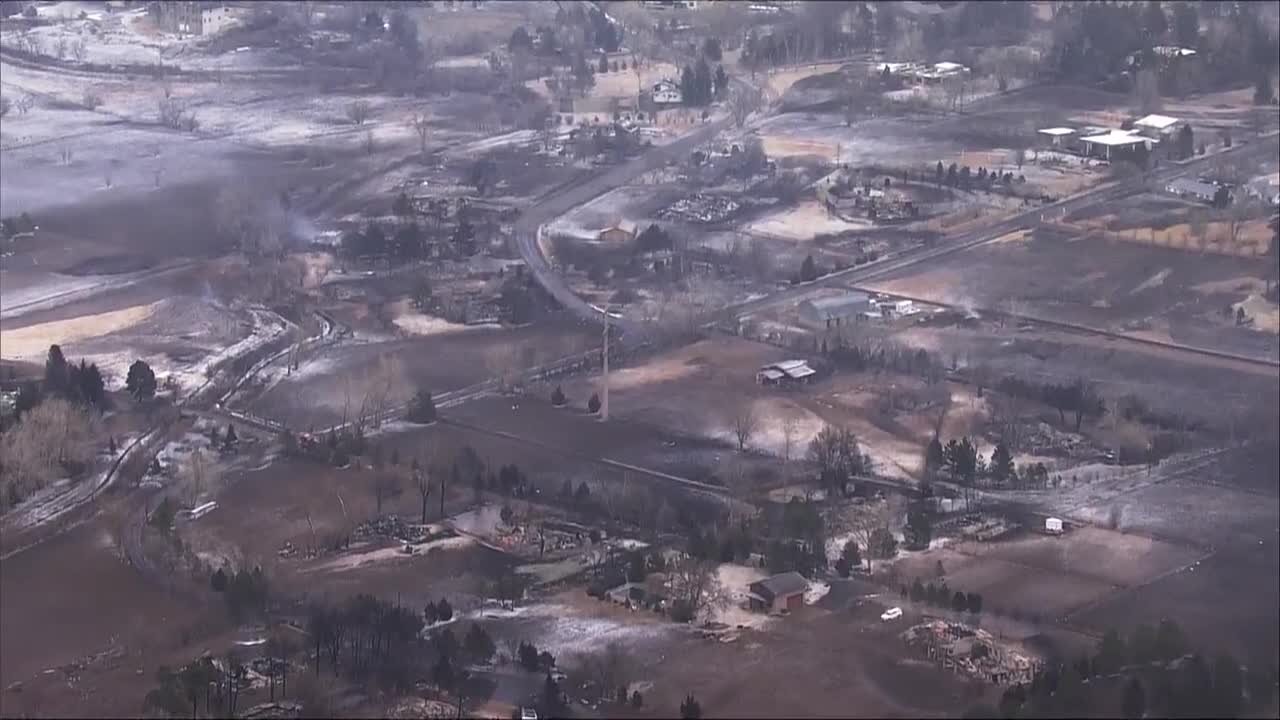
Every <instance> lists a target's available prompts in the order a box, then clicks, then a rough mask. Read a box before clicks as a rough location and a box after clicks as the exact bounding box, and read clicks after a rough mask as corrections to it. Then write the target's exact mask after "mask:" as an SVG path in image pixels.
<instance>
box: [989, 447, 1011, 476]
mask: <svg viewBox="0 0 1280 720" xmlns="http://www.w3.org/2000/svg"><path fill="white" fill-rule="evenodd" d="M988 467H989V468H990V471H991V479H992V480H994V481H995V482H997V483H1000V484H1003V483H1005V482H1007V481H1008V480H1010V479H1011V478H1012V477H1013V472H1014V469H1013V454H1012V453H1010V452H1009V447H1008V446H1007V445H1005V444H1004V442H1003V441H1001V442H998V443H996V447H995V449H994V450H992V451H991V464H990V465H989V466H988Z"/></svg>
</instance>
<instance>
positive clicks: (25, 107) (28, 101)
mask: <svg viewBox="0 0 1280 720" xmlns="http://www.w3.org/2000/svg"><path fill="white" fill-rule="evenodd" d="M13 106H14V107H16V108H18V112H19V113H21V114H23V115H26V114H27V113H29V112H31V108H33V107H35V106H36V96H35V95H32V94H31V93H24V94H22V95H19V96H18V99H17V101H16V102H14V104H13Z"/></svg>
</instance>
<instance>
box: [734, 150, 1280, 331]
mask: <svg viewBox="0 0 1280 720" xmlns="http://www.w3.org/2000/svg"><path fill="white" fill-rule="evenodd" d="M1277 137H1278V136H1277V134H1276V133H1274V132H1273V133H1270V134H1269V135H1268V136H1266V137H1264V138H1258V139H1256V140H1254V141H1253V142H1250V143H1248V144H1247V145H1237V146H1235V147H1233V148H1231V149H1230V150H1226V151H1224V152H1220V153H1217V154H1215V155H1206V156H1204V157H1199V158H1196V159H1195V160H1193V161H1191V162H1188V163H1186V164H1182V165H1170V166H1168V167H1165V168H1163V169H1161V170H1159V171H1157V172H1153V173H1150V174H1147V175H1136V176H1134V177H1131V178H1126V179H1124V180H1119V181H1115V182H1111V183H1107V184H1106V185H1102V186H1099V187H1096V188H1094V189H1092V190H1088V191H1086V192H1083V193H1080V194H1078V195H1075V196H1073V197H1069V198H1065V199H1063V200H1059V201H1057V202H1054V203H1050V204H1048V205H1040V206H1037V207H1035V208H1032V209H1030V210H1027V211H1024V212H1021V213H1018V214H1017V215H1014V216H1012V217H1010V218H1008V219H1005V220H1002V221H1000V222H998V223H996V224H995V225H990V226H987V227H984V228H981V229H979V230H974V231H971V232H967V233H962V234H960V235H957V236H956V237H954V238H951V239H950V240H947V241H945V242H943V243H941V244H937V245H932V246H926V247H923V248H917V249H914V250H908V251H906V252H904V253H901V254H898V255H895V256H891V257H887V258H884V259H882V260H879V261H877V262H873V263H868V264H866V265H862V266H859V267H853V268H849V269H847V270H842V271H839V272H835V273H831V274H830V275H825V276H823V277H821V278H819V279H817V280H814V281H812V282H807V283H801V284H800V285H796V286H794V287H791V288H787V289H785V290H781V291H778V292H775V293H771V294H769V295H768V296H766V297H763V298H759V299H756V300H751V301H748V302H744V303H740V304H737V305H732V306H729V307H726V308H723V309H722V310H720V311H718V312H716V313H714V314H713V315H712V317H711V319H710V322H711V323H717V322H726V321H731V320H735V319H737V318H739V317H742V316H743V315H748V314H750V313H753V312H758V311H760V310H763V309H765V308H769V307H773V306H775V305H779V304H783V303H789V302H797V301H799V300H802V299H804V298H805V297H807V296H809V295H812V294H814V293H815V292H816V291H818V290H820V289H823V288H827V287H832V286H835V287H842V286H845V285H847V284H849V283H852V282H864V281H867V280H872V279H875V278H878V277H882V276H884V275H888V274H890V273H893V272H897V271H898V270H901V269H903V268H906V267H909V266H911V265H915V264H918V263H921V262H925V261H928V260H935V259H937V258H940V257H943V256H945V255H950V254H952V253H956V252H960V251H962V250H967V249H969V248H972V247H975V246H978V245H982V244H983V243H988V242H991V241H993V240H995V239H997V238H999V237H1001V236H1003V235H1006V234H1008V233H1010V232H1014V231H1016V230H1020V229H1027V228H1031V227H1034V226H1036V225H1038V224H1039V223H1040V217H1041V215H1047V214H1049V213H1067V214H1070V213H1072V212H1075V211H1077V210H1080V209H1081V208H1085V207H1088V206H1090V205H1093V204H1095V203H1099V202H1106V201H1110V200H1116V199H1119V198H1121V197H1124V196H1125V195H1129V194H1132V193H1136V192H1141V191H1143V190H1144V189H1145V187H1146V186H1147V184H1148V183H1156V184H1160V185H1163V184H1164V183H1167V182H1168V181H1170V180H1172V179H1173V178H1176V177H1180V176H1182V175H1186V174H1188V173H1191V172H1193V171H1194V170H1195V169H1197V168H1199V167H1202V166H1203V165H1205V164H1206V163H1210V162H1213V161H1215V160H1218V159H1220V158H1223V157H1229V156H1232V155H1236V154H1244V153H1263V152H1267V153H1271V154H1273V155H1274V154H1275V152H1276V149H1277V142H1276V141H1277Z"/></svg>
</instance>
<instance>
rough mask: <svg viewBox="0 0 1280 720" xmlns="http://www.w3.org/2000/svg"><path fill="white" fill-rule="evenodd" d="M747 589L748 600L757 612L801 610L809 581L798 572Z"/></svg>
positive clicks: (779, 576) (769, 579)
mask: <svg viewBox="0 0 1280 720" xmlns="http://www.w3.org/2000/svg"><path fill="white" fill-rule="evenodd" d="M747 589H748V592H747V599H748V600H749V601H750V603H751V609H752V610H755V611H756V612H776V611H778V610H784V609H785V610H789V611H790V610H799V609H800V608H801V607H803V606H804V591H805V590H808V589H809V581H808V580H805V579H804V576H803V575H801V574H800V573H798V572H786V573H782V574H781V575H774V576H772V577H768V578H765V579H764V580H759V581H757V582H753V583H751V585H749V586H748V587H747Z"/></svg>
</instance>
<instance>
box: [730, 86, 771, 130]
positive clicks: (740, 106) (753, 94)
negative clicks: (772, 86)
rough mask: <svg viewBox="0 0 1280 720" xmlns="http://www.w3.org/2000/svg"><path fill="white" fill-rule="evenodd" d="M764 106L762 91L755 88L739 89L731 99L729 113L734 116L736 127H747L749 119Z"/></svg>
mask: <svg viewBox="0 0 1280 720" xmlns="http://www.w3.org/2000/svg"><path fill="white" fill-rule="evenodd" d="M762 105H763V97H762V96H761V94H760V91H758V90H755V89H754V88H739V89H738V91H737V92H735V93H733V94H732V95H731V96H730V98H729V112H730V113H731V114H732V115H733V123H734V125H736V126H738V127H743V126H744V125H746V124H747V118H749V117H751V113H753V112H755V111H756V110H759V109H760V107H761V106H762Z"/></svg>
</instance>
